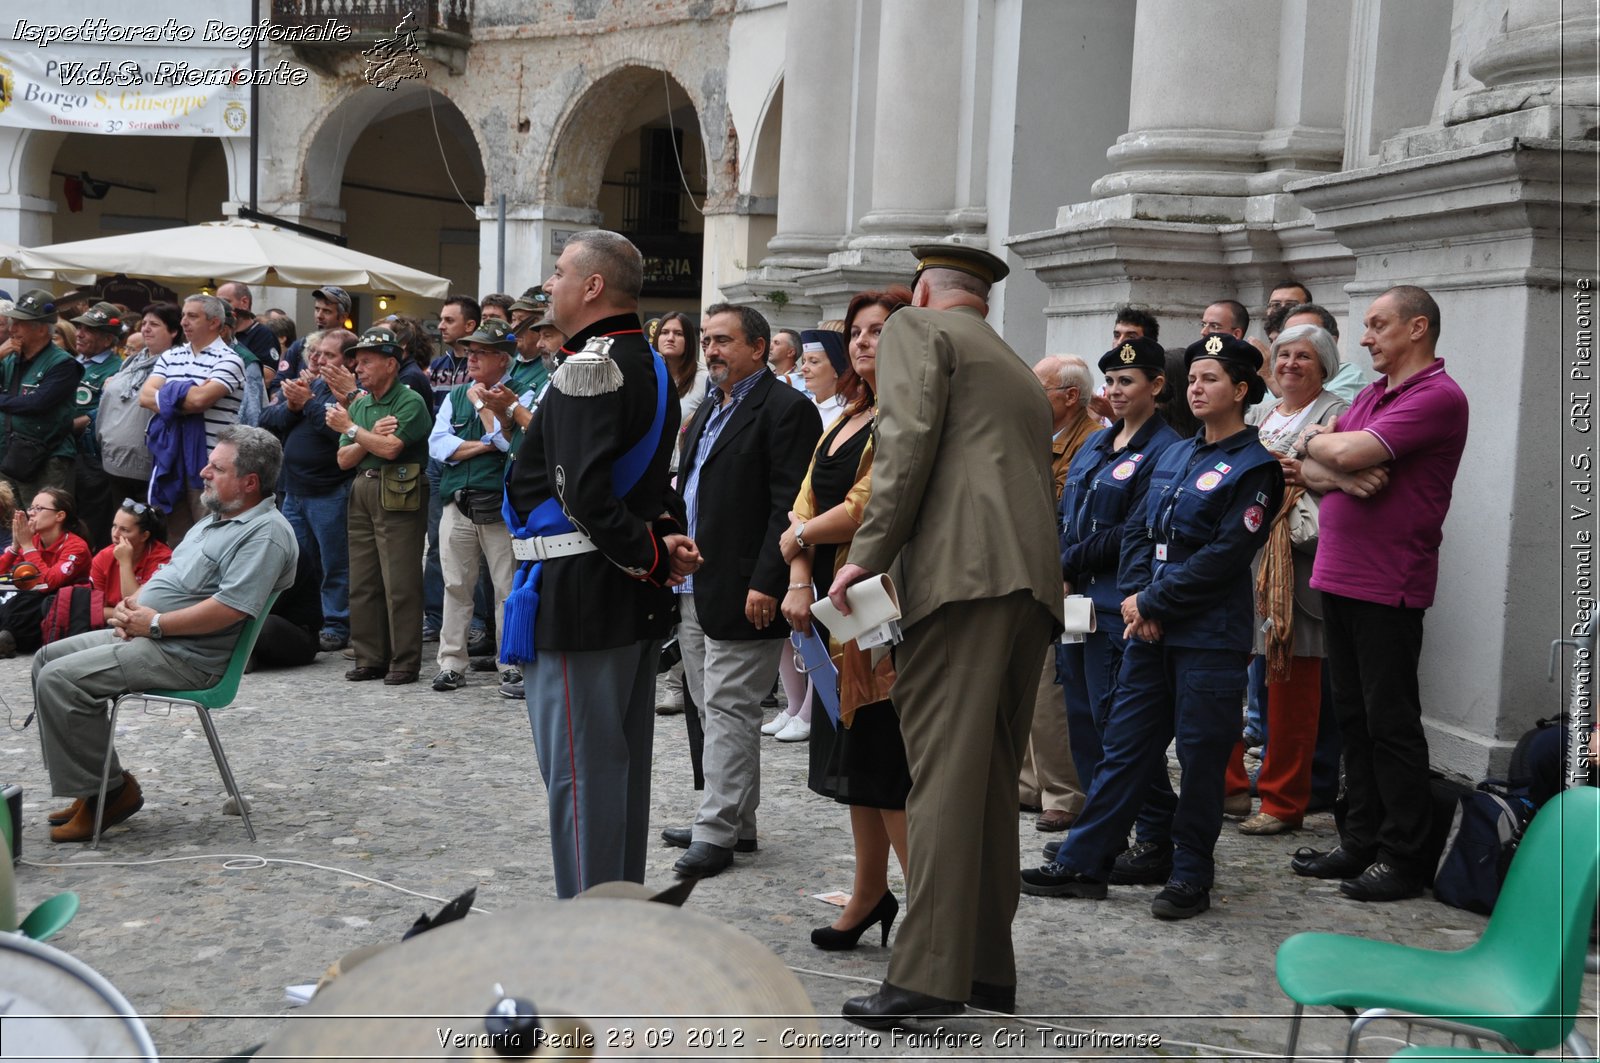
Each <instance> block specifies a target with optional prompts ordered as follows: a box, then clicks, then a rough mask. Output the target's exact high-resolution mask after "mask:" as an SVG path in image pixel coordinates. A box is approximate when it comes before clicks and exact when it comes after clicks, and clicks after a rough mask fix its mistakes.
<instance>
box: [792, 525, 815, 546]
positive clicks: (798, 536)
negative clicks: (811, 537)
mask: <svg viewBox="0 0 1600 1063" xmlns="http://www.w3.org/2000/svg"><path fill="white" fill-rule="evenodd" d="M794 544H795V545H796V546H798V547H799V548H800V549H802V550H809V549H811V547H809V546H807V545H806V522H805V521H801V522H800V523H799V524H796V525H795V526H794Z"/></svg>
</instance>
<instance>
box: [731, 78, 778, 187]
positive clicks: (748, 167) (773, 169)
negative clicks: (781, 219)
mask: <svg viewBox="0 0 1600 1063" xmlns="http://www.w3.org/2000/svg"><path fill="white" fill-rule="evenodd" d="M782 143H783V75H782V74H779V75H778V76H777V77H776V78H774V79H773V82H772V87H771V88H770V89H769V90H768V91H767V98H766V101H765V102H764V103H763V104H762V106H761V113H760V115H759V117H757V119H756V126H755V133H754V136H753V137H752V139H751V150H750V151H748V152H746V153H745V165H744V166H743V167H741V169H740V174H739V192H740V193H741V194H742V195H746V196H751V197H753V198H754V197H769V196H770V197H775V196H777V194H778V155H779V151H780V148H781V145H782Z"/></svg>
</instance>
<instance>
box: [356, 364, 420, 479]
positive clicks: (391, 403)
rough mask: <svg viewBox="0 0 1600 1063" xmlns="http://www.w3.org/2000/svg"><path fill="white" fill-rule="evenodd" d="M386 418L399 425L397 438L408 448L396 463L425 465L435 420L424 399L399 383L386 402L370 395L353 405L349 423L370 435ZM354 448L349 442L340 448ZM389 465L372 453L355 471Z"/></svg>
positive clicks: (363, 396)
mask: <svg viewBox="0 0 1600 1063" xmlns="http://www.w3.org/2000/svg"><path fill="white" fill-rule="evenodd" d="M385 417H393V418H394V419H395V420H396V421H398V422H400V427H399V428H398V429H396V433H395V434H396V435H398V436H399V437H400V439H401V441H402V442H403V443H404V444H405V448H404V449H403V450H401V451H400V456H399V457H397V458H395V459H394V460H395V463H399V464H404V463H406V462H426V461H427V460H428V433H429V432H430V431H432V430H433V418H431V417H429V416H428V404H427V403H426V402H423V401H422V396H421V395H418V394H417V393H416V392H415V391H412V390H411V389H410V388H408V387H406V386H405V385H404V384H402V383H400V382H399V381H398V380H396V381H395V382H394V383H393V384H391V385H390V386H389V391H388V394H386V395H384V396H383V398H381V399H379V398H374V397H373V396H372V394H371V393H370V392H367V393H363V394H362V395H361V397H360V398H358V399H356V401H355V402H353V403H351V404H350V420H352V421H354V422H355V423H356V424H357V425H358V426H360V427H362V428H365V429H367V430H368V431H371V430H372V426H373V425H375V424H377V423H378V422H379V421H381V420H382V419H383V418H385ZM354 445H355V444H354V443H352V442H350V441H349V440H348V439H347V440H345V441H344V443H342V444H341V446H347V447H349V446H354ZM388 464H390V463H389V462H386V461H384V460H383V459H382V458H380V457H378V456H377V455H376V454H371V453H369V454H367V455H365V456H364V457H362V459H361V464H359V465H357V466H356V468H358V469H381V468H383V467H384V466H385V465H388Z"/></svg>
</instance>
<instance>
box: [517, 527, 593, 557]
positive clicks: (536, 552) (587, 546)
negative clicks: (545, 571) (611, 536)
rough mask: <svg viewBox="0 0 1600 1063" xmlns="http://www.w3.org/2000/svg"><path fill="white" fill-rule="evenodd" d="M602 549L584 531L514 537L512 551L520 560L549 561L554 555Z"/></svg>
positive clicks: (569, 554)
mask: <svg viewBox="0 0 1600 1063" xmlns="http://www.w3.org/2000/svg"><path fill="white" fill-rule="evenodd" d="M598 549H600V548H599V547H598V546H596V545H595V544H594V542H593V541H592V540H591V539H590V538H589V537H588V536H587V535H585V534H583V532H568V533H567V534H565V535H538V536H535V537H533V538H532V539H512V540H511V553H512V556H514V557H515V558H516V559H517V560H518V561H548V560H550V559H551V558H552V557H570V556H572V555H573V554H588V553H593V552H594V551H596V550H598Z"/></svg>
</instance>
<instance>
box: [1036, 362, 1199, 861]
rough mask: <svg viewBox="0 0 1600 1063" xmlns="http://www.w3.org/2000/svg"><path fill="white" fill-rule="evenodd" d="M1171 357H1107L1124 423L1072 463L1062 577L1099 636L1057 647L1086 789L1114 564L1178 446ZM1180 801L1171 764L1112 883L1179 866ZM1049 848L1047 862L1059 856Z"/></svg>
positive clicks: (1104, 674) (1102, 684)
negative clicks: (1166, 406)
mask: <svg viewBox="0 0 1600 1063" xmlns="http://www.w3.org/2000/svg"><path fill="white" fill-rule="evenodd" d="M1166 364H1167V362H1166V352H1165V351H1164V350H1162V348H1161V344H1159V343H1157V342H1155V341H1154V340H1149V339H1144V338H1139V339H1133V340H1129V341H1128V342H1127V343H1123V344H1120V345H1118V346H1117V347H1115V348H1113V349H1112V350H1109V351H1107V352H1106V353H1105V354H1104V355H1102V356H1101V358H1100V371H1101V372H1102V373H1104V374H1105V378H1106V399H1107V401H1109V402H1110V404H1111V412H1112V413H1113V414H1114V415H1115V416H1116V418H1117V423H1116V424H1114V425H1112V426H1111V427H1110V428H1107V429H1103V430H1101V431H1099V432H1096V433H1095V434H1094V435H1092V436H1090V437H1089V438H1088V440H1087V441H1086V442H1085V443H1084V445H1083V447H1082V449H1080V450H1079V451H1078V453H1077V454H1076V455H1075V456H1074V457H1073V459H1072V464H1071V465H1069V466H1068V467H1067V482H1066V487H1065V488H1064V490H1063V491H1062V495H1061V517H1062V520H1061V578H1062V580H1063V581H1064V582H1065V583H1066V585H1067V587H1068V590H1069V593H1072V594H1081V595H1085V596H1086V597H1088V598H1089V599H1090V600H1092V601H1093V602H1094V608H1095V613H1096V614H1097V615H1096V618H1095V630H1094V631H1093V632H1090V633H1089V634H1087V635H1085V636H1084V639H1083V641H1082V642H1076V643H1068V644H1066V645H1063V646H1060V647H1058V648H1057V651H1056V660H1057V671H1058V673H1059V674H1060V677H1061V686H1062V691H1063V692H1064V694H1065V696H1066V707H1067V734H1068V738H1069V739H1070V741H1071V746H1072V760H1073V764H1074V766H1075V767H1076V768H1077V770H1078V780H1079V782H1080V784H1081V785H1082V786H1083V789H1084V792H1086V793H1087V792H1088V790H1089V788H1090V787H1091V786H1093V785H1094V775H1095V771H1096V769H1097V768H1098V767H1099V766H1100V758H1101V755H1102V753H1101V734H1102V733H1103V732H1104V730H1105V722H1106V713H1107V711H1109V709H1110V705H1111V693H1112V688H1113V687H1115V686H1116V682H1117V671H1118V669H1120V668H1121V667H1122V647H1123V644H1124V641H1125V640H1124V639H1123V637H1122V629H1123V626H1124V625H1123V622H1122V599H1123V597H1124V595H1123V594H1122V592H1121V591H1120V590H1118V589H1117V568H1118V565H1119V562H1120V561H1121V558H1122V538H1123V534H1122V533H1123V523H1124V522H1125V521H1126V520H1127V518H1128V514H1129V513H1131V512H1133V511H1134V510H1136V509H1137V508H1138V507H1139V504H1140V503H1141V502H1142V501H1143V500H1144V495H1145V489H1146V488H1147V487H1149V485H1150V472H1151V470H1152V469H1154V468H1155V464H1156V459H1157V458H1159V457H1160V456H1161V454H1162V452H1163V451H1165V450H1166V449H1167V448H1168V447H1169V446H1171V445H1172V444H1174V443H1176V442H1178V441H1179V436H1178V433H1177V432H1175V431H1173V429H1172V427H1171V426H1170V425H1168V424H1167V422H1166V420H1165V419H1164V418H1162V416H1161V415H1160V414H1159V413H1157V412H1156V397H1157V396H1158V395H1159V394H1160V393H1161V390H1162V388H1163V387H1164V386H1165V384H1166V380H1167V377H1166ZM1177 801H1178V798H1177V796H1176V795H1175V794H1173V792H1172V783H1171V781H1170V780H1169V779H1168V778H1167V771H1166V765H1165V764H1162V765H1160V770H1158V771H1156V772H1155V773H1154V774H1153V776H1152V778H1151V791H1150V794H1149V795H1148V797H1147V798H1146V804H1145V810H1144V811H1143V812H1141V813H1140V816H1139V820H1138V826H1137V828H1136V831H1135V837H1136V841H1137V844H1136V845H1135V846H1134V847H1133V849H1131V850H1129V853H1128V855H1126V856H1124V857H1120V858H1119V859H1118V863H1117V864H1116V865H1115V866H1114V867H1113V869H1112V874H1111V881H1113V882H1118V883H1134V882H1148V881H1154V882H1158V883H1159V882H1165V881H1166V880H1167V872H1168V871H1170V870H1171V866H1172V838H1171V836H1170V834H1169V828H1170V825H1171V822H1172V810H1173V808H1174V807H1175V806H1176V805H1177ZM1059 847H1060V843H1057V844H1056V845H1055V846H1054V847H1047V849H1048V850H1049V851H1047V852H1046V859H1054V857H1055V850H1056V849H1059Z"/></svg>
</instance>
